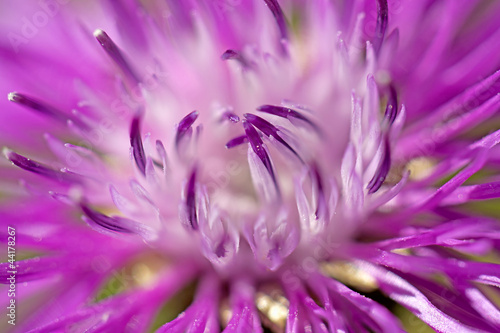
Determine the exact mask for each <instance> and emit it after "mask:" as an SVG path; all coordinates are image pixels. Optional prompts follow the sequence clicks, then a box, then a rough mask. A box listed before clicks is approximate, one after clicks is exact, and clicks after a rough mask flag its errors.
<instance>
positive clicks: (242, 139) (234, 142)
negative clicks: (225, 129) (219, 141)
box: [226, 134, 248, 149]
mask: <svg viewBox="0 0 500 333" xmlns="http://www.w3.org/2000/svg"><path fill="white" fill-rule="evenodd" d="M246 142H248V138H247V136H246V135H245V134H243V135H240V136H238V137H236V138H234V139H232V140H229V141H228V143H226V149H231V148H234V147H236V146H239V145H241V144H244V143H246Z"/></svg>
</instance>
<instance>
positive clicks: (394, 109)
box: [384, 84, 398, 126]
mask: <svg viewBox="0 0 500 333" xmlns="http://www.w3.org/2000/svg"><path fill="white" fill-rule="evenodd" d="M397 115H398V95H397V93H396V89H395V88H394V86H393V85H392V84H391V85H389V96H388V98H387V106H386V108H385V114H384V118H385V119H386V120H387V121H388V122H389V126H390V125H392V124H393V123H394V120H396V116H397Z"/></svg>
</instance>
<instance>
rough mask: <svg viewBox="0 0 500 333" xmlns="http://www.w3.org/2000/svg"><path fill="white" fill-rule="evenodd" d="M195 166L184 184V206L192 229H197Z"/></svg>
mask: <svg viewBox="0 0 500 333" xmlns="http://www.w3.org/2000/svg"><path fill="white" fill-rule="evenodd" d="M195 190H196V167H195V168H193V171H192V172H191V176H189V181H188V183H187V185H186V208H187V213H188V214H187V218H188V222H189V224H190V225H191V227H192V228H193V230H198V216H197V214H196V192H195Z"/></svg>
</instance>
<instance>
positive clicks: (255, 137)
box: [243, 120, 278, 189]
mask: <svg viewBox="0 0 500 333" xmlns="http://www.w3.org/2000/svg"><path fill="white" fill-rule="evenodd" d="M243 128H244V129H245V133H246V135H247V138H248V141H249V142H250V146H251V147H252V150H253V151H254V152H255V154H256V155H257V157H258V158H259V159H260V160H261V161H262V163H263V164H264V167H265V168H266V170H267V172H269V174H270V175H271V178H272V179H273V182H274V185H275V186H276V189H278V183H277V181H276V176H275V175H274V171H273V166H272V164H271V159H270V157H269V155H268V154H267V152H266V150H265V149H264V146H263V145H264V143H263V142H262V139H261V138H260V136H259V133H257V130H256V129H255V128H254V127H253V126H252V125H251V124H249V123H248V122H247V121H245V120H244V121H243Z"/></svg>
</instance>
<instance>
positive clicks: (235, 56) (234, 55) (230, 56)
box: [220, 50, 250, 68]
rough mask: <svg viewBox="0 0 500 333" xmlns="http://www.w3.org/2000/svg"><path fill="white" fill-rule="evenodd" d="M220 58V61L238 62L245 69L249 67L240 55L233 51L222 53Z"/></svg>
mask: <svg viewBox="0 0 500 333" xmlns="http://www.w3.org/2000/svg"><path fill="white" fill-rule="evenodd" d="M220 58H221V59H222V60H230V59H234V60H236V61H238V62H239V63H240V64H241V65H242V66H243V67H245V68H248V67H250V64H249V63H248V61H247V60H246V59H245V58H244V57H243V56H242V55H241V53H239V52H237V51H235V50H226V52H224V53H223V54H222V55H221V56H220Z"/></svg>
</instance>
